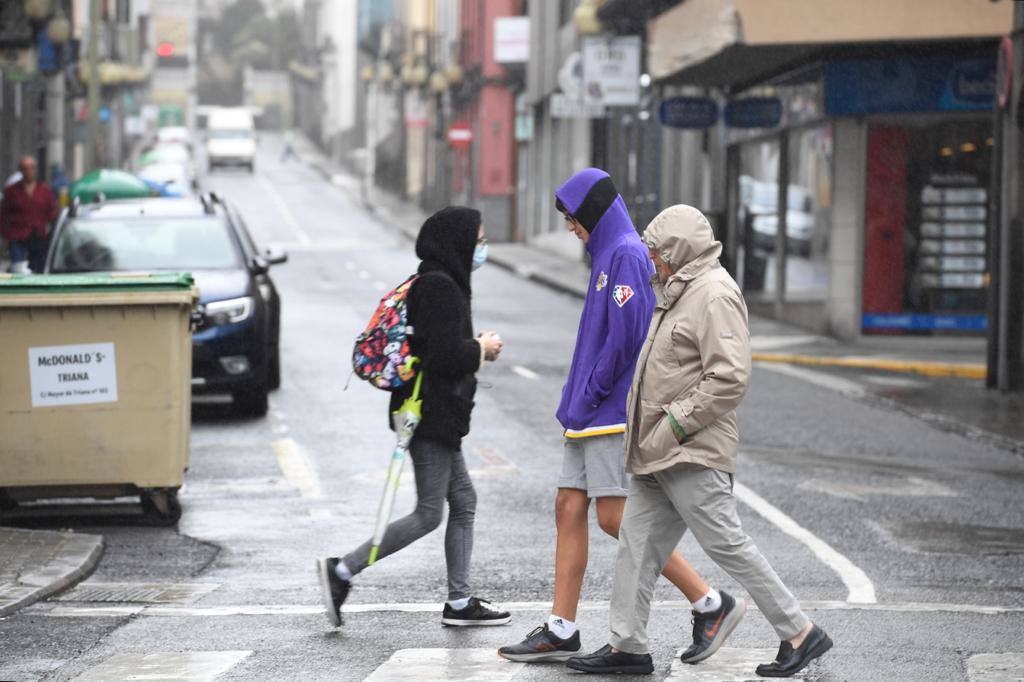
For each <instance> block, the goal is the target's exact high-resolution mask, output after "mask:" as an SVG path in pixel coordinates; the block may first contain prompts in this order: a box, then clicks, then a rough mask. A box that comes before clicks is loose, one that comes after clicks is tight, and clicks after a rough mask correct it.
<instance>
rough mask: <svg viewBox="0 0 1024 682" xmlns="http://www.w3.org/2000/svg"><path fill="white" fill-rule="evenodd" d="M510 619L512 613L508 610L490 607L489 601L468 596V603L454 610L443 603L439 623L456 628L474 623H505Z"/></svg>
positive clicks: (470, 625) (474, 624)
mask: <svg viewBox="0 0 1024 682" xmlns="http://www.w3.org/2000/svg"><path fill="white" fill-rule="evenodd" d="M510 620H512V615H511V614H509V612H508V611H497V610H495V609H492V608H491V602H489V601H486V600H484V599H477V598H476V597H470V598H469V604H467V605H466V608H464V609H458V610H456V609H453V608H452V607H451V606H449V605H448V604H445V605H444V612H443V613H442V614H441V625H446V626H448V627H456V628H464V627H472V626H476V625H505V624H506V623H508V622H509V621H510Z"/></svg>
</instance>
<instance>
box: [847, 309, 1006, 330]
mask: <svg viewBox="0 0 1024 682" xmlns="http://www.w3.org/2000/svg"><path fill="white" fill-rule="evenodd" d="M861 323H862V325H863V327H864V330H865V331H868V330H903V331H957V332H983V331H985V330H986V329H987V328H988V318H987V317H986V316H985V315H904V314H900V313H868V314H865V315H864V316H863V318H862V320H861Z"/></svg>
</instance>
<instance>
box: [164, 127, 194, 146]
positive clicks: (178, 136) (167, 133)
mask: <svg viewBox="0 0 1024 682" xmlns="http://www.w3.org/2000/svg"><path fill="white" fill-rule="evenodd" d="M156 142H157V144H180V145H184V146H186V147H188V148H189V149H191V148H192V135H191V133H189V131H188V128H186V127H185V126H167V127H165V128H160V129H159V130H157V131H156Z"/></svg>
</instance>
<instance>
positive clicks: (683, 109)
mask: <svg viewBox="0 0 1024 682" xmlns="http://www.w3.org/2000/svg"><path fill="white" fill-rule="evenodd" d="M658 120H660V121H661V123H662V125H666V126H670V127H672V128H687V129H703V128H710V127H711V126H713V125H715V124H716V123H717V122H718V103H717V102H715V100H713V99H711V98H710V97H673V98H672V99H666V100H664V101H663V102H662V103H661V105H660V106H659V107H658Z"/></svg>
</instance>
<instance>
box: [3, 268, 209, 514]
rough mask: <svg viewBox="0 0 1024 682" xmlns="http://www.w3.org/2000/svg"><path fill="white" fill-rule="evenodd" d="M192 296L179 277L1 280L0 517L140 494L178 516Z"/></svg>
mask: <svg viewBox="0 0 1024 682" xmlns="http://www.w3.org/2000/svg"><path fill="white" fill-rule="evenodd" d="M197 300H198V291H197V289H196V288H195V285H194V283H193V280H192V276H191V275H188V274H145V273H114V274H85V275H0V348H3V353H0V387H2V390H0V434H3V436H2V438H3V441H2V443H3V445H2V446H0V515H2V514H3V510H4V508H7V509H8V510H10V509H12V508H14V507H16V506H17V504H18V503H19V502H24V501H31V500H39V499H47V498H65V497H92V498H100V499H103V498H113V497H120V496H124V495H139V496H140V497H141V499H142V505H143V509H144V510H145V511H146V513H147V514H148V515H149V516H151V517H152V518H154V519H155V520H157V521H159V522H163V523H174V522H176V521H177V519H178V517H179V516H180V515H181V507H180V505H179V504H178V500H177V491H178V489H179V488H180V487H181V485H182V482H183V477H184V473H185V470H186V469H187V468H188V458H189V430H190V424H191V396H192V391H191V377H192V338H191V319H192V318H191V315H192V311H193V310H194V308H195V305H196V302H197Z"/></svg>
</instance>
